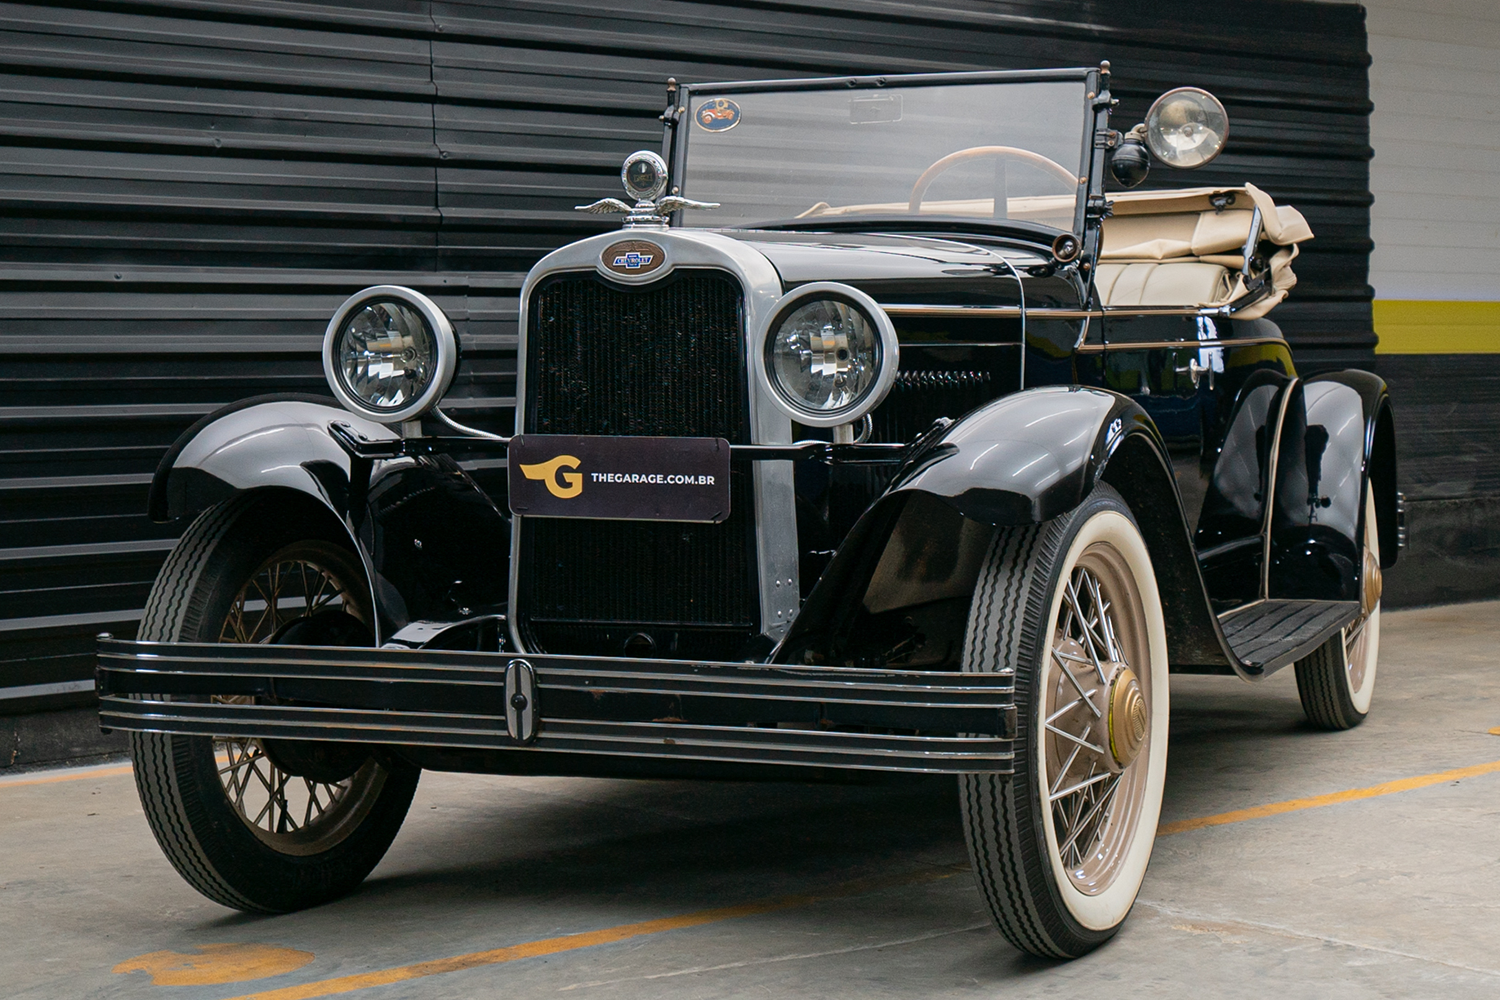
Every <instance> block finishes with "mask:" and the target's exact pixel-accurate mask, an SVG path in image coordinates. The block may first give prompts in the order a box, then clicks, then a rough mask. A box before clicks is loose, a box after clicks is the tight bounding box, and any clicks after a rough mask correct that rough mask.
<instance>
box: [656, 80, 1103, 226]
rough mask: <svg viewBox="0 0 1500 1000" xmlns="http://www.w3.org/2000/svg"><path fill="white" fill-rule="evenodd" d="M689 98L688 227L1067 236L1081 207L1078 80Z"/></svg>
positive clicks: (1082, 107)
mask: <svg viewBox="0 0 1500 1000" xmlns="http://www.w3.org/2000/svg"><path fill="white" fill-rule="evenodd" d="M891 83H892V85H891V86H886V87H866V88H850V87H848V86H841V87H839V88H838V89H836V90H835V89H827V90H765V91H759V92H757V91H754V90H749V89H747V90H745V91H743V92H732V91H727V92H716V93H712V94H696V93H694V94H692V95H691V96H690V100H689V105H688V109H687V114H686V115H685V116H684V118H683V121H682V125H681V126H680V127H679V136H678V141H679V142H680V143H683V144H684V148H683V149H682V150H681V151H680V152H681V154H682V156H683V159H682V161H681V162H682V164H683V166H682V169H681V170H680V171H679V173H680V183H681V186H682V194H684V195H685V196H687V197H689V198H693V199H696V200H698V201H709V202H719V203H720V205H721V206H722V207H720V208H717V209H713V210H700V211H693V210H686V211H684V212H683V224H684V225H688V226H712V227H720V226H744V227H753V226H755V225H757V224H766V223H773V222H774V223H786V222H787V221H789V220H794V219H796V220H806V221H807V223H808V225H809V228H812V227H815V226H816V225H817V224H818V222H819V220H829V221H832V220H834V219H857V218H860V217H869V218H871V219H872V220H873V219H877V218H884V219H887V220H889V218H890V217H891V216H893V215H908V214H922V215H935V216H936V215H942V216H950V217H951V216H960V217H966V218H974V219H1011V220H1017V221H1023V222H1029V223H1037V224H1041V225H1044V226H1050V227H1052V228H1055V229H1061V230H1069V231H1071V230H1073V229H1074V226H1075V222H1074V220H1075V219H1076V218H1078V216H1079V212H1078V208H1079V203H1080V201H1081V200H1082V199H1083V197H1084V196H1085V191H1084V187H1083V186H1082V185H1080V183H1079V179H1078V178H1079V175H1080V174H1081V173H1082V172H1083V157H1084V149H1085V144H1084V136H1085V133H1086V131H1087V122H1088V118H1087V102H1086V100H1085V84H1084V81H1083V80H1049V81H1045V82H1022V83H1015V82H1006V83H962V84H952V85H946V86H932V85H905V86H903V85H900V84H899V83H898V82H897V81H895V80H893V81H891Z"/></svg>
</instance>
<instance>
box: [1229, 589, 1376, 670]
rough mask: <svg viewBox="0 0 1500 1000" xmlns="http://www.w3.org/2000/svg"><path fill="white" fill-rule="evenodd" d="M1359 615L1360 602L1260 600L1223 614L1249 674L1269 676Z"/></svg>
mask: <svg viewBox="0 0 1500 1000" xmlns="http://www.w3.org/2000/svg"><path fill="white" fill-rule="evenodd" d="M1357 617H1359V602H1358V601H1283V600H1274V601H1256V602H1255V603H1254V604H1249V605H1246V606H1245V607H1242V608H1235V609H1234V610H1233V611H1230V612H1227V613H1226V614H1224V615H1221V616H1220V617H1219V627H1220V628H1222V629H1223V630H1224V638H1225V639H1227V640H1228V641H1229V647H1230V648H1231V649H1233V650H1234V655H1235V656H1237V657H1239V659H1240V662H1241V663H1243V664H1244V666H1245V669H1246V671H1247V672H1248V673H1250V674H1253V675H1260V676H1265V675H1266V674H1269V673H1271V672H1273V671H1276V670H1280V669H1281V668H1282V667H1284V666H1287V665H1288V664H1290V663H1295V662H1296V661H1297V660H1300V659H1302V658H1303V657H1304V656H1307V655H1308V654H1309V653H1311V652H1312V651H1313V650H1315V649H1317V648H1318V647H1319V646H1321V645H1322V644H1323V643H1325V642H1327V641H1328V639H1329V638H1330V637H1331V636H1333V635H1334V634H1335V633H1337V632H1338V631H1339V629H1341V628H1344V627H1345V626H1347V625H1348V624H1349V623H1350V622H1352V621H1354V619H1355V618H1357Z"/></svg>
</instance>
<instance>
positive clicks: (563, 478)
mask: <svg viewBox="0 0 1500 1000" xmlns="http://www.w3.org/2000/svg"><path fill="white" fill-rule="evenodd" d="M578 464H579V463H578V459H576V458H574V457H573V456H572V455H558V456H557V457H556V458H553V459H549V460H548V461H545V462H538V463H536V464H535V465H523V466H521V474H522V475H524V476H525V477H526V478H527V479H540V480H541V481H542V482H544V483H546V484H547V492H548V493H551V494H552V495H553V496H555V497H557V498H558V499H559V500H568V499H571V498H573V497H576V496H577V495H578V494H580V493H582V492H583V473H581V472H562V471H560V470H562V469H576V468H578Z"/></svg>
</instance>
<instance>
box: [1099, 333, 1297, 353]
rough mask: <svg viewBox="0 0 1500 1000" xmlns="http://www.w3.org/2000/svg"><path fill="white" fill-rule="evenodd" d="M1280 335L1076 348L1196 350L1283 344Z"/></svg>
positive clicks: (1150, 341) (1125, 343) (1101, 349)
mask: <svg viewBox="0 0 1500 1000" xmlns="http://www.w3.org/2000/svg"><path fill="white" fill-rule="evenodd" d="M1285 343H1286V341H1285V340H1284V339H1282V338H1281V337H1246V338H1244V339H1243V340H1239V339H1228V340H1222V339H1221V340H1143V341H1140V342H1138V343H1137V342H1130V341H1127V342H1124V343H1116V344H1080V345H1079V346H1078V347H1077V348H1076V350H1078V351H1080V352H1082V353H1085V354H1102V353H1104V352H1106V351H1156V350H1162V349H1165V348H1179V349H1181V350H1189V349H1191V350H1194V351H1196V350H1198V349H1199V348H1204V347H1254V346H1256V345H1257V344H1285Z"/></svg>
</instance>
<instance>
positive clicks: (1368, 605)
mask: <svg viewBox="0 0 1500 1000" xmlns="http://www.w3.org/2000/svg"><path fill="white" fill-rule="evenodd" d="M1364 536H1365V552H1364V561H1363V563H1362V565H1361V570H1362V573H1361V584H1362V585H1361V587H1360V594H1359V598H1360V599H1359V617H1358V618H1356V619H1355V620H1354V621H1353V622H1352V623H1350V625H1349V626H1348V627H1347V628H1344V629H1341V630H1339V633H1338V634H1337V635H1335V636H1333V637H1332V638H1330V639H1329V640H1328V641H1327V642H1325V643H1323V645H1321V646H1319V647H1318V648H1317V649H1316V650H1314V651H1313V653H1312V655H1311V656H1307V657H1304V658H1303V659H1301V660H1298V661H1297V693H1298V694H1299V695H1301V696H1302V711H1303V713H1304V714H1306V716H1307V721H1308V722H1311V723H1312V724H1313V725H1314V726H1317V727H1318V728H1319V729H1330V730H1339V729H1353V728H1354V727H1355V726H1357V725H1359V724H1360V723H1361V722H1364V721H1365V716H1366V715H1368V714H1370V702H1371V701H1372V700H1373V699H1374V697H1375V668H1376V667H1377V666H1378V665H1379V660H1380V594H1381V590H1382V586H1383V584H1382V579H1381V574H1380V532H1379V531H1378V530H1377V527H1376V523H1375V497H1374V494H1373V491H1371V490H1370V489H1369V488H1368V487H1367V488H1366V490H1365V532H1364Z"/></svg>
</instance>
